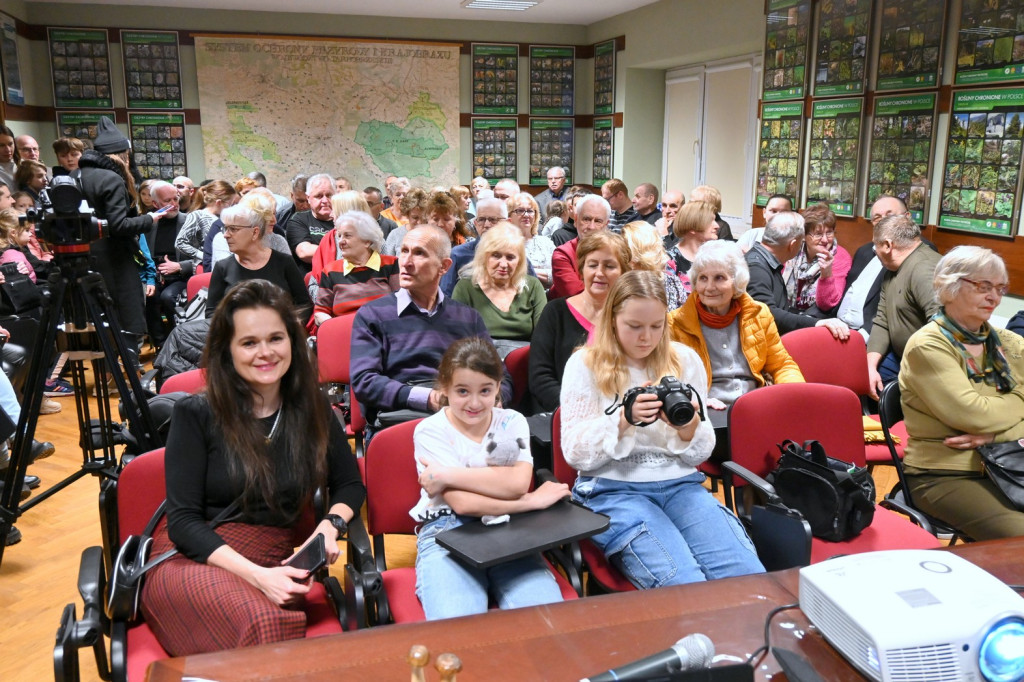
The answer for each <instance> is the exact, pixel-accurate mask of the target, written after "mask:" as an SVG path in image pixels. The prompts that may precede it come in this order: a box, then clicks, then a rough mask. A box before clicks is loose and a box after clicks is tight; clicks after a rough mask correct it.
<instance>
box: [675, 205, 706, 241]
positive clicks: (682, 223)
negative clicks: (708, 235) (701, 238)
mask: <svg viewBox="0 0 1024 682" xmlns="http://www.w3.org/2000/svg"><path fill="white" fill-rule="evenodd" d="M715 212H716V211H715V207H714V206H713V205H712V204H709V203H708V202H706V201H691V202H689V203H687V204H683V206H682V207H681V208H680V209H679V213H676V220H675V223H673V224H672V232H674V233H675V235H676V236H677V237H679V238H680V239H682V238H683V237H685V236H686V235H688V234H690V233H691V232H703V231H704V229H705V228H706V227H707V226H708V225H709V224H710V223H711V221H712V220H714V219H715Z"/></svg>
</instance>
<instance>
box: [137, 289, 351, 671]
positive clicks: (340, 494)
mask: <svg viewBox="0 0 1024 682" xmlns="http://www.w3.org/2000/svg"><path fill="white" fill-rule="evenodd" d="M203 364H204V366H205V367H206V379H207V389H206V392H205V393H201V394H198V395H195V396H189V397H188V398H185V399H183V400H181V401H180V402H179V403H178V404H177V405H176V406H175V409H174V416H173V419H172V422H171V431H170V434H169V436H168V439H167V450H166V466H165V470H166V477H167V526H166V528H164V527H163V525H162V524H161V527H160V528H159V529H158V530H157V533H156V535H155V537H154V545H153V556H157V555H159V554H160V553H161V552H163V551H164V550H166V549H167V548H169V547H171V546H172V544H173V546H176V547H177V548H178V550H179V551H180V554H177V555H175V556H174V557H173V558H171V559H169V560H168V561H165V562H164V563H162V564H160V565H159V566H157V567H156V568H155V569H153V570H152V571H151V572H150V573H149V574H148V575H147V576H146V582H145V584H144V587H143V595H142V612H143V614H144V615H145V618H146V622H147V623H148V624H149V626H150V627H151V628H152V629H153V631H154V633H155V634H156V636H157V639H158V640H159V641H160V644H161V645H162V646H163V647H164V648H165V649H166V650H167V651H168V652H169V653H170V654H172V655H174V656H181V655H187V654H194V653H198V652H203V651H216V650H220V649H227V648H234V647H239V646H249V645H255V644H263V643H266V642H274V641H281V640H285V639H293V638H299V637H302V636H303V635H304V633H305V627H306V615H305V613H303V612H302V611H301V610H299V609H297V608H294V607H296V606H300V605H301V602H302V599H303V597H304V596H305V594H306V593H307V592H308V591H309V589H310V586H309V584H308V581H305V577H306V575H305V571H302V570H300V569H298V568H294V567H290V566H283V565H282V563H283V562H284V561H285V560H287V559H288V557H289V556H291V555H292V554H293V549H294V548H295V547H296V546H299V545H304V544H305V543H306V542H308V541H309V540H311V539H313V538H314V537H315V536H316V535H317V534H322V535H324V536H325V540H326V545H327V554H328V557H329V559H330V560H331V561H332V562H333V561H334V560H335V559H337V557H338V554H339V550H338V543H337V540H338V538H339V537H340V535H341V533H342V532H343V530H344V528H345V526H346V524H347V522H348V521H350V520H351V519H352V517H353V516H355V514H356V513H357V512H358V510H359V508H360V506H361V505H362V503H363V499H364V496H365V489H364V488H363V484H362V482H361V480H360V478H359V471H358V468H357V466H356V461H355V458H354V457H353V456H352V452H351V450H350V449H349V446H348V441H347V440H346V438H345V434H344V431H343V430H342V428H341V426H340V425H339V423H338V421H337V420H336V419H333V418H332V417H331V414H330V409H329V408H328V406H327V404H326V403H325V402H323V400H322V398H321V397H320V393H319V386H318V384H317V371H316V367H315V365H314V363H313V360H312V358H311V355H310V354H309V353H308V352H307V350H306V343H305V332H304V330H303V328H302V326H301V325H300V324H299V322H298V320H297V319H296V318H295V316H294V315H293V314H292V307H291V302H290V301H289V298H288V296H287V294H285V292H284V291H282V290H281V289H280V288H278V287H277V286H275V285H273V284H271V283H269V282H266V281H263V280H252V281H246V282H242V283H240V284H238V285H236V286H235V287H233V288H232V289H231V290H230V291H228V293H227V294H226V295H225V297H224V300H223V301H222V302H221V304H220V305H219V306H218V307H217V310H216V313H215V314H214V316H213V319H212V321H211V325H210V336H209V339H208V343H207V346H206V349H205V352H204V357H203ZM324 485H326V487H327V499H328V500H329V504H330V509H329V514H328V515H327V516H325V517H324V519H323V520H321V521H320V522H319V524H317V525H316V527H315V529H314V530H313V534H312V535H308V534H307V533H306V532H302V531H300V530H299V525H300V524H299V521H300V519H301V517H302V515H303V513H304V512H306V511H308V510H309V509H310V508H311V504H312V498H313V494H314V492H315V491H316V490H317V489H318V488H320V487H321V486H324ZM236 500H238V501H239V511H238V512H237V513H236V514H234V515H233V516H231V517H230V518H229V520H228V522H225V523H222V524H220V525H218V526H216V527H215V528H211V527H210V525H209V522H210V521H211V520H212V519H215V518H216V517H217V515H218V514H220V513H221V512H222V511H223V510H224V509H227V508H228V507H230V506H231V505H232V503H234V502H235V501H236ZM307 528H308V525H307ZM307 532H308V531H307ZM296 580H299V581H300V582H296Z"/></svg>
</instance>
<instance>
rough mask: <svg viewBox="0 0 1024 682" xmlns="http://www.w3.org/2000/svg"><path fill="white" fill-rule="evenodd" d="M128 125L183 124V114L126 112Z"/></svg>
mask: <svg viewBox="0 0 1024 682" xmlns="http://www.w3.org/2000/svg"><path fill="white" fill-rule="evenodd" d="M128 125H133V126H155V125H172V126H183V125H185V114H128Z"/></svg>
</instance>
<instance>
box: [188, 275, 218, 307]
mask: <svg viewBox="0 0 1024 682" xmlns="http://www.w3.org/2000/svg"><path fill="white" fill-rule="evenodd" d="M212 278H213V273H212V272H203V273H200V274H195V275H192V276H191V277H189V278H188V283H187V284H185V290H186V291H187V292H188V300H190V301H191V300H192V299H193V298H195V297H196V294H198V293H199V290H200V289H203V288H209V286H210V280H211V279H212Z"/></svg>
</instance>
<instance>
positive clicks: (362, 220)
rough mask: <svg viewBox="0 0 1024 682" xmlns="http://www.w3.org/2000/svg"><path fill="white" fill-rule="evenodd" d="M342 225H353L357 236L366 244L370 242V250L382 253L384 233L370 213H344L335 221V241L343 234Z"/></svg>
mask: <svg viewBox="0 0 1024 682" xmlns="http://www.w3.org/2000/svg"><path fill="white" fill-rule="evenodd" d="M342 225H351V226H352V227H353V228H355V231H356V236H357V237H359V238H360V239H362V240H363V241H364V242H370V248H371V249H373V250H374V251H376V252H377V253H380V249H381V247H382V246H383V245H384V233H383V232H382V231H381V229H380V225H378V224H377V221H376V220H374V219H373V216H371V215H370V214H369V213H364V212H363V211H348V212H347V213H342V214H341V215H340V216H338V218H337V219H336V220H335V221H334V227H335V230H336V232H335V233H334V236H335V240H337V238H338V235H339V234H341V232H340V228H341V226H342Z"/></svg>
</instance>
